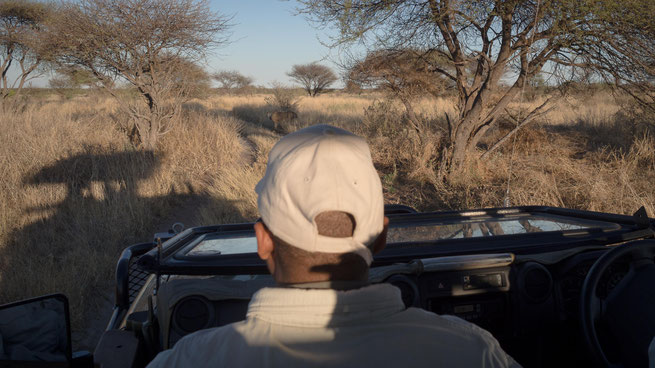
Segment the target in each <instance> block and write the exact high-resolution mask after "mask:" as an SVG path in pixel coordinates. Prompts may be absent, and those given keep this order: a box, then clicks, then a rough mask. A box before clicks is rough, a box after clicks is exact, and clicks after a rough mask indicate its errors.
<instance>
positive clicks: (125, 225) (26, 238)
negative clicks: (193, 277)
mask: <svg viewBox="0 0 655 368" xmlns="http://www.w3.org/2000/svg"><path fill="white" fill-rule="evenodd" d="M107 151H108V150H107V149H104V151H102V150H101V149H99V148H97V147H86V148H85V150H84V152H82V153H76V154H71V155H69V156H68V157H66V158H63V159H61V160H58V161H56V162H55V163H53V164H51V165H47V166H45V167H42V168H41V169H40V170H38V171H37V172H34V173H32V174H30V175H27V176H25V177H24V178H23V183H24V185H25V186H26V188H25V191H26V193H29V194H28V195H31V196H32V197H33V198H32V199H33V200H32V203H36V205H33V206H31V207H29V208H25V209H24V216H25V217H28V218H30V219H32V222H30V223H28V224H27V225H25V226H23V227H21V228H17V229H16V230H14V231H13V232H12V233H10V234H9V236H8V242H7V244H5V246H3V247H0V304H3V303H6V302H10V301H13V300H19V299H25V298H29V297H33V296H37V295H43V294H49V293H54V292H62V293H64V294H66V295H67V296H68V297H69V299H70V304H71V321H72V324H73V328H74V329H80V328H82V327H84V326H85V323H86V322H85V319H89V316H91V315H93V313H94V312H95V309H96V308H97V307H98V306H99V304H100V302H99V301H97V300H94V299H95V298H98V297H100V296H101V295H102V294H106V290H107V289H108V288H111V287H112V286H113V284H114V270H115V265H116V261H117V259H118V256H119V255H120V252H121V251H122V249H124V248H125V247H127V246H129V245H130V244H133V243H137V242H145V241H151V240H152V236H153V234H154V230H155V229H154V228H155V226H156V224H157V223H158V222H160V221H161V219H162V218H165V217H168V218H175V217H174V215H171V213H172V212H173V211H175V209H176V208H178V207H179V206H180V205H182V204H185V203H197V204H202V205H203V206H221V207H223V208H225V211H226V212H227V213H233V214H234V216H233V217H232V218H233V219H234V220H235V221H243V220H244V219H243V218H242V217H241V216H240V212H239V210H238V209H237V207H236V206H235V204H234V203H232V202H231V201H229V200H226V199H216V198H212V197H211V196H209V195H207V194H203V193H192V192H191V193H177V192H176V191H175V190H174V189H173V188H171V190H169V192H168V194H165V195H161V194H155V195H149V194H148V193H143V191H144V189H143V185H142V184H143V183H145V182H147V181H149V180H155V179H154V178H155V177H156V176H157V175H166V173H163V174H162V173H161V167H160V166H161V159H160V157H158V156H157V155H155V154H154V153H153V152H148V151H137V150H128V151H110V152H107ZM62 186H63V187H64V188H62ZM53 187H54V188H53ZM62 189H63V195H60V196H58V197H59V198H63V199H61V200H59V201H58V202H56V203H47V201H48V200H49V199H48V198H53V196H52V193H51V192H52V191H60V193H61V190H62ZM178 191H179V190H178ZM39 197H42V198H39ZM54 197H57V196H54ZM228 207H229V208H228ZM106 317H107V318H108V317H109V316H106Z"/></svg>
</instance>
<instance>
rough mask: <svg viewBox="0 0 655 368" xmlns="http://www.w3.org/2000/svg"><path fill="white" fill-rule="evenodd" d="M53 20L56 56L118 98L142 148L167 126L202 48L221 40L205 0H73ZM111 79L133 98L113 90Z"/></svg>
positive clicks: (191, 85) (222, 22) (223, 27)
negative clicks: (134, 93)
mask: <svg viewBox="0 0 655 368" xmlns="http://www.w3.org/2000/svg"><path fill="white" fill-rule="evenodd" d="M57 20H58V21H57V26H56V27H54V30H53V31H54V32H56V34H57V35H58V36H59V37H58V40H59V43H60V44H59V45H58V46H59V48H60V49H61V50H62V51H61V54H60V57H59V62H60V63H61V64H62V65H64V66H75V67H78V68H82V69H84V70H87V71H89V72H90V73H91V74H92V75H93V76H94V77H95V78H96V79H97V80H98V81H99V83H100V84H101V86H102V87H103V88H104V89H106V90H107V91H108V92H109V93H111V94H112V95H113V96H114V97H116V98H117V99H119V100H120V101H121V104H120V106H121V108H123V109H125V111H126V112H128V114H129V116H130V117H131V121H130V122H129V126H127V127H126V128H127V129H126V131H128V132H130V134H131V135H132V136H136V138H137V141H138V143H139V144H140V145H141V146H142V147H143V148H145V149H153V148H154V147H155V146H156V144H157V142H158V140H159V138H160V137H161V135H163V134H166V133H167V132H168V131H170V129H171V128H172V126H173V123H174V122H175V120H176V119H177V118H178V116H179V113H180V111H181V105H182V102H183V101H184V100H186V99H187V98H188V97H189V96H190V94H191V92H192V91H194V90H196V89H197V87H198V85H199V84H198V76H199V75H201V74H202V75H205V74H204V73H199V72H198V70H199V69H201V68H200V67H199V66H198V63H199V62H202V61H203V60H204V58H205V56H206V53H207V52H208V49H211V48H213V47H217V46H220V45H223V44H225V43H226V42H227V41H228V40H227V36H228V35H227V34H226V32H227V31H228V29H229V24H228V23H229V19H228V18H227V17H225V16H223V15H220V14H218V13H215V12H212V11H211V10H210V9H209V4H208V2H207V1H205V0H80V1H75V2H69V3H66V4H65V7H64V9H63V11H62V14H61V16H59V17H57ZM205 76H206V75H205ZM117 82H122V83H125V82H126V83H127V84H128V85H131V86H133V87H134V88H136V90H137V92H138V96H139V98H138V99H136V100H134V99H133V98H130V96H129V94H126V93H119V92H118V91H117V90H116V86H117V85H118V84H119V83H117Z"/></svg>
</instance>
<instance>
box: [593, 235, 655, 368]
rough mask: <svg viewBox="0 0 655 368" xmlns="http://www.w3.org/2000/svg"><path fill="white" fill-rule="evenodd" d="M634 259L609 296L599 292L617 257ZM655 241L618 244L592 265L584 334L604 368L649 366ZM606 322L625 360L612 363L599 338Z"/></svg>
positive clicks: (654, 325)
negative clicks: (604, 274) (600, 327)
mask: <svg viewBox="0 0 655 368" xmlns="http://www.w3.org/2000/svg"><path fill="white" fill-rule="evenodd" d="M621 257H625V258H629V260H630V268H629V271H628V273H627V274H626V275H625V276H624V277H623V279H622V280H621V281H620V282H619V283H618V284H617V285H616V287H615V288H614V289H613V290H612V291H611V292H610V294H609V295H608V296H607V297H606V298H605V299H601V298H599V297H598V296H597V294H596V288H597V287H598V283H599V282H600V279H601V277H602V276H603V273H604V272H605V270H607V268H608V267H609V266H610V265H611V264H612V263H614V262H615V261H616V260H617V259H619V258H621ZM654 258H655V240H637V241H632V242H628V243H625V244H622V245H619V246H616V247H614V248H612V249H611V250H609V251H608V252H606V253H605V254H603V255H602V256H601V257H600V258H598V260H596V263H594V265H593V266H592V267H591V269H590V270H589V273H587V277H586V278H585V281H584V284H583V285H582V292H581V295H580V321H581V325H582V335H583V338H584V341H585V343H586V344H587V347H588V348H589V351H590V352H591V354H592V355H593V356H594V358H595V359H596V361H597V363H598V364H600V365H601V366H603V367H613V368H614V367H623V366H626V367H646V366H647V364H648V346H649V344H650V342H651V340H652V339H653V336H655V262H654V261H653V259H654ZM601 321H602V322H603V323H604V324H605V325H606V326H607V328H608V330H609V332H610V333H611V334H612V335H613V336H615V337H616V342H617V345H618V349H617V350H618V351H619V354H620V356H621V363H614V362H610V361H609V360H608V359H607V356H606V354H605V351H603V347H602V346H601V344H600V341H599V339H598V331H597V330H596V325H597V323H599V322H601Z"/></svg>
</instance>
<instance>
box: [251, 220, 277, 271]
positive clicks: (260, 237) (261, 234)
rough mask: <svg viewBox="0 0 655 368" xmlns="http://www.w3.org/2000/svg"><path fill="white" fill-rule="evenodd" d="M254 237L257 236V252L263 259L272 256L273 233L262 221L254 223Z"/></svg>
mask: <svg viewBox="0 0 655 368" xmlns="http://www.w3.org/2000/svg"><path fill="white" fill-rule="evenodd" d="M255 237H256V238H257V254H258V255H259V258H261V259H263V260H264V261H266V260H269V259H271V257H272V256H273V250H274V248H275V246H274V245H273V234H272V233H271V231H270V230H268V228H266V225H264V223H263V222H257V223H255Z"/></svg>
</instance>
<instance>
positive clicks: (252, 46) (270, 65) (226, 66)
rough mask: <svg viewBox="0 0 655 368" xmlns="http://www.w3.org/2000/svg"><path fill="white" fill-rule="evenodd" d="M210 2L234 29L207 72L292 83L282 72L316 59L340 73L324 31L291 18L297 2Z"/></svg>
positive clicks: (37, 83) (42, 80) (39, 83)
mask: <svg viewBox="0 0 655 368" xmlns="http://www.w3.org/2000/svg"><path fill="white" fill-rule="evenodd" d="M210 1H211V8H212V10H214V11H217V12H219V13H220V14H223V15H227V16H232V17H233V19H232V21H231V23H232V24H233V27H232V28H231V33H232V36H231V37H230V39H231V43H230V44H228V45H226V46H224V47H222V48H218V49H216V50H214V51H213V52H212V54H211V55H210V56H209V57H208V59H207V65H205V68H206V69H207V71H208V72H210V73H213V72H216V71H219V70H237V71H239V72H240V73H242V74H244V75H246V76H249V77H252V78H253V79H254V82H253V83H254V84H255V85H261V86H266V87H268V86H270V83H271V82H273V81H277V82H281V83H285V84H291V82H290V80H289V77H288V76H287V75H286V73H287V72H288V71H290V70H291V67H292V66H293V65H294V64H306V63H311V62H315V61H316V62H319V63H321V64H324V65H326V66H329V67H330V68H332V69H333V70H334V72H335V73H337V74H338V75H339V73H340V71H339V70H338V68H337V67H336V65H335V64H334V63H332V62H331V61H330V60H328V59H326V57H328V56H329V55H330V49H329V48H327V47H324V46H323V45H321V43H320V41H319V38H320V39H323V40H327V33H325V31H324V30H320V29H315V28H313V27H312V26H311V25H310V24H309V23H308V22H307V20H306V19H305V18H303V17H302V16H298V15H294V8H295V7H296V5H297V3H296V2H295V1H280V0H210ZM332 55H334V52H333V53H332ZM51 77H52V75H50V74H46V75H43V76H41V77H39V78H37V79H35V80H32V82H31V85H32V86H34V87H46V86H47V84H48V79H50V78H51ZM339 84H341V83H339Z"/></svg>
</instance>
